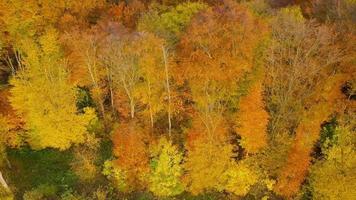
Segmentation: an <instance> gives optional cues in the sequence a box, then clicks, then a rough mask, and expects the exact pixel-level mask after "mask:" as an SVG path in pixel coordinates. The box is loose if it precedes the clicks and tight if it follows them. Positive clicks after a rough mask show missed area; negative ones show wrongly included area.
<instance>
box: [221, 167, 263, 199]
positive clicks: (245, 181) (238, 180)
mask: <svg viewBox="0 0 356 200" xmlns="http://www.w3.org/2000/svg"><path fill="white" fill-rule="evenodd" d="M223 179H224V180H225V181H224V184H223V185H221V186H222V187H223V188H224V189H225V190H226V191H228V192H231V193H234V194H235V195H238V196H245V195H246V194H247V193H248V191H249V190H250V188H251V186H252V185H254V184H255V183H256V182H257V181H258V175H257V174H256V173H255V172H254V171H252V170H251V169H250V168H249V166H248V165H246V164H244V163H243V162H241V163H238V164H235V163H234V164H233V165H232V166H231V167H230V168H229V169H228V170H227V171H226V172H225V173H224V174H223Z"/></svg>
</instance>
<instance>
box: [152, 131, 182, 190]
mask: <svg viewBox="0 0 356 200" xmlns="http://www.w3.org/2000/svg"><path fill="white" fill-rule="evenodd" d="M150 153H151V157H152V159H151V161H150V168H151V172H150V174H149V176H148V181H149V187H148V188H149V190H150V191H151V192H153V193H154V194H155V195H157V196H161V197H167V196H175V195H178V194H180V193H182V192H183V191H184V187H183V184H182V183H181V177H182V175H183V167H182V166H181V162H182V160H183V154H182V153H181V152H179V150H178V148H177V147H176V146H174V145H173V144H172V142H170V141H169V140H167V139H165V138H161V139H160V140H159V141H158V144H156V145H153V146H151V147H150Z"/></svg>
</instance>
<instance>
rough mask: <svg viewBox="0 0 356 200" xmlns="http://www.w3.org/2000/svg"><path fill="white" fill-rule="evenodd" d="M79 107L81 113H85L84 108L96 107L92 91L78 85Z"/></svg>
mask: <svg viewBox="0 0 356 200" xmlns="http://www.w3.org/2000/svg"><path fill="white" fill-rule="evenodd" d="M76 105H77V109H78V110H79V112H80V113H84V108H86V107H94V106H95V104H94V101H93V99H92V97H91V96H90V92H89V90H88V89H87V88H84V87H78V89H77V104H76Z"/></svg>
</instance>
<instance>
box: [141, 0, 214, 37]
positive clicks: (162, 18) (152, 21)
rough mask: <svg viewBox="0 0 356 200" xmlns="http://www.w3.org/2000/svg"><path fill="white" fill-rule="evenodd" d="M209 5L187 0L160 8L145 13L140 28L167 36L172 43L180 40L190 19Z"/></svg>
mask: <svg viewBox="0 0 356 200" xmlns="http://www.w3.org/2000/svg"><path fill="white" fill-rule="evenodd" d="M207 7H208V6H207V5H206V4H204V3H200V2H185V3H182V4H179V5H177V6H176V7H175V8H171V9H170V10H169V11H167V12H164V13H160V12H159V10H158V9H156V10H152V11H151V12H149V13H148V14H146V15H144V16H143V17H142V19H141V21H140V23H139V26H138V29H139V30H143V31H150V32H152V33H155V34H157V35H158V36H160V37H163V38H165V39H166V40H167V41H168V42H169V43H170V44H174V43H176V42H177V41H178V39H179V36H180V34H181V32H182V31H183V30H184V28H185V27H186V26H187V25H188V24H189V22H190V19H191V18H192V17H193V16H194V15H195V14H196V13H198V12H199V11H201V10H204V9H206V8H207Z"/></svg>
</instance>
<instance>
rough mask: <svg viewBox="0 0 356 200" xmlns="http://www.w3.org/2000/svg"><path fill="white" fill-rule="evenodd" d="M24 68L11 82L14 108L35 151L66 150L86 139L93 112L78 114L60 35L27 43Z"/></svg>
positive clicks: (50, 34) (53, 32)
mask: <svg viewBox="0 0 356 200" xmlns="http://www.w3.org/2000/svg"><path fill="white" fill-rule="evenodd" d="M21 49H22V50H21V52H22V55H23V60H22V63H23V68H21V70H20V71H18V72H17V74H16V76H14V77H13V78H12V80H11V81H10V83H11V85H13V88H12V89H11V97H10V101H11V105H12V106H13V107H14V109H15V110H16V111H17V112H18V113H19V114H20V115H21V116H23V117H24V119H25V121H26V129H28V133H27V135H28V140H27V142H28V143H29V144H30V145H31V147H32V148H34V149H43V148H46V147H53V148H58V149H60V150H65V149H67V148H69V147H70V146H71V145H72V144H73V143H74V144H75V143H81V142H83V141H84V139H85V137H86V126H87V125H88V124H89V123H90V121H91V119H92V118H93V116H94V111H93V110H92V109H90V108H88V109H85V110H86V112H85V114H77V110H76V104H75V103H76V91H75V89H74V87H73V86H72V85H70V84H69V83H68V82H67V81H68V80H67V72H66V71H65V69H64V67H63V64H64V63H63V62H61V61H60V59H61V52H60V47H59V45H58V42H57V32H56V31H55V30H54V29H49V30H48V31H47V32H46V34H44V35H43V36H41V37H40V38H39V40H38V41H34V40H31V39H28V40H24V41H23V43H22V46H21Z"/></svg>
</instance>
